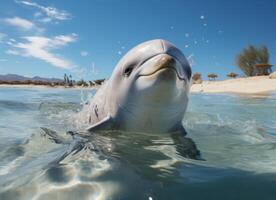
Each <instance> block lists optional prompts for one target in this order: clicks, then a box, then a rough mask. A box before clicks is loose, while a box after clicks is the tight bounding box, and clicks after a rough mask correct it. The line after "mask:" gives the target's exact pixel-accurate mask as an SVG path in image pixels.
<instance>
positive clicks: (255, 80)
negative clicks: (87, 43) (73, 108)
mask: <svg viewBox="0 0 276 200" xmlns="http://www.w3.org/2000/svg"><path fill="white" fill-rule="evenodd" d="M99 87H100V85H99V86H92V87H90V86H89V87H81V86H74V87H64V86H49V85H31V84H0V88H29V89H31V88H36V89H79V90H89V89H90V90H91V89H98V88H99ZM190 93H192V94H200V93H203V94H236V95H269V94H271V93H276V79H270V78H269V77H268V76H254V77H245V78H233V79H226V80H222V81H203V82H202V83H201V84H192V85H191V89H190Z"/></svg>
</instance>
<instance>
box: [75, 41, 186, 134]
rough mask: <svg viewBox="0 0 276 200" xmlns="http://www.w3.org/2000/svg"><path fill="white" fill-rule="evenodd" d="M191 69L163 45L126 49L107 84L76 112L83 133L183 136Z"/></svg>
mask: <svg viewBox="0 0 276 200" xmlns="http://www.w3.org/2000/svg"><path fill="white" fill-rule="evenodd" d="M190 78H191V67H190V65H189V63H188V61H187V60H186V58H185V56H184V55H183V53H182V52H181V51H180V50H179V49H178V48H176V47H175V46H174V45H173V44H171V43H170V42H168V41H165V40H161V39H156V40H150V41H147V42H144V43H142V44H139V45H138V46H136V47H134V48H133V49H131V50H130V51H129V52H128V53H127V54H126V55H124V56H123V58H122V59H121V60H120V61H119V63H118V64H117V66H116V67H115V69H114V71H113V73H112V76H111V77H110V79H109V80H108V81H107V82H106V83H105V84H104V85H103V86H102V87H101V88H100V89H99V90H98V91H97V93H96V94H95V96H94V97H93V98H92V99H91V100H90V102H89V103H88V104H87V105H85V106H84V108H83V110H82V111H81V112H80V113H79V117H78V121H80V120H81V121H82V122H83V123H84V127H86V130H87V131H90V132H99V131H109V130H111V131H112V130H120V131H128V132H137V133H139V132H146V133H174V132H180V133H182V135H185V134H186V132H185V129H184V127H183V125H182V120H183V117H184V113H185V111H186V108H187V104H188V95H189V89H190Z"/></svg>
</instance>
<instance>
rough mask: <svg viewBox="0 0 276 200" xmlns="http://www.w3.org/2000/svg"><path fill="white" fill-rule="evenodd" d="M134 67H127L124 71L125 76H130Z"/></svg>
mask: <svg viewBox="0 0 276 200" xmlns="http://www.w3.org/2000/svg"><path fill="white" fill-rule="evenodd" d="M133 68H134V67H133V66H129V67H127V68H126V69H125V71H124V76H129V75H130V74H131V72H132V70H133Z"/></svg>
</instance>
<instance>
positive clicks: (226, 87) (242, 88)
mask: <svg viewBox="0 0 276 200" xmlns="http://www.w3.org/2000/svg"><path fill="white" fill-rule="evenodd" d="M191 92H192V93H200V92H202V93H239V94H262V93H270V92H276V79H270V78H269V77H268V76H254V77H246V78H234V79H227V80H223V81H203V82H202V84H193V85H192V87H191Z"/></svg>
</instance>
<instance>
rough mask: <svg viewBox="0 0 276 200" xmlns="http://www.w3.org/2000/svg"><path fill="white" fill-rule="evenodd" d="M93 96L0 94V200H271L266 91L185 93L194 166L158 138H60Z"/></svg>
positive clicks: (271, 109) (273, 154)
mask: <svg viewBox="0 0 276 200" xmlns="http://www.w3.org/2000/svg"><path fill="white" fill-rule="evenodd" d="M94 93H95V91H93V90H84V91H81V90H74V89H27V88H25V89H24V88H0V149H1V151H0V199H1V200H4V199H9V200H10V199H26V200H29V199H39V200H40V199H51V200H52V199H64V200H65V199H66V200H67V199H120V200H123V199H133V200H135V199H139V200H140V199H145V200H155V199H171V200H172V199H187V200H190V199H192V200H197V199H204V200H208V199H210V200H214V199H220V200H221V199H223V200H228V199H235V200H237V199H242V200H245V199H250V200H254V199H258V200H260V199H262V200H267V199H271V200H274V199H276V95H275V94H268V95H262V96H237V95H224V94H220V95H216V94H212V95H207V94H191V96H190V102H189V106H188V111H187V113H186V115H185V118H184V120H183V123H184V125H185V127H186V130H187V132H188V135H187V137H189V138H191V139H192V140H193V141H194V142H195V143H196V145H197V148H198V149H199V150H200V152H201V159H199V160H194V159H189V158H185V157H183V156H181V154H180V153H179V152H178V151H177V148H176V145H175V144H174V142H173V140H172V138H171V136H170V135H166V134H146V133H144V134H143V133H141V134H134V133H119V132H116V133H106V134H102V135H93V136H91V138H89V142H87V141H86V142H83V140H82V139H80V138H78V137H74V138H72V136H71V135H70V134H66V132H67V131H71V130H72V131H76V127H75V125H74V124H73V123H72V118H73V116H74V115H75V113H76V112H78V111H79V110H80V109H81V108H82V105H83V104H84V103H85V102H86V101H87V99H89V98H90V97H91V96H93V94H94ZM51 131H54V132H53V133H55V134H56V136H60V137H61V138H63V139H65V140H64V141H65V142H64V141H60V140H59V138H58V137H56V138H54V137H50V136H49V134H45V132H48V133H49V132H50V133H51Z"/></svg>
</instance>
